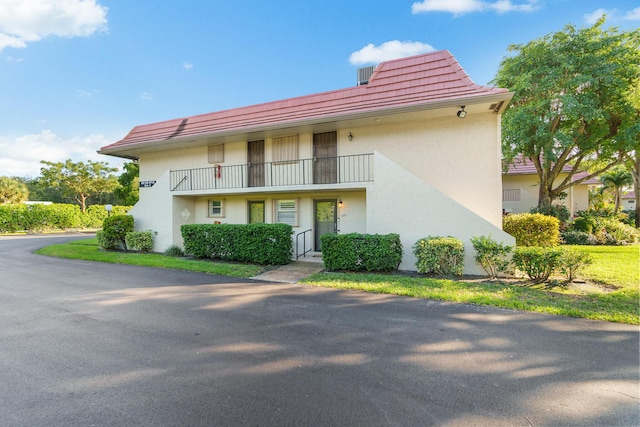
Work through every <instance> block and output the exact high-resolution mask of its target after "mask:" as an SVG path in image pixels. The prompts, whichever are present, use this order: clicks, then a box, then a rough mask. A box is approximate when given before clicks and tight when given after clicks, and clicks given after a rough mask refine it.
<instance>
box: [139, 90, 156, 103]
mask: <svg viewBox="0 0 640 427" xmlns="http://www.w3.org/2000/svg"><path fill="white" fill-rule="evenodd" d="M140 99H144V100H145V101H151V100H152V99H153V94H152V93H151V92H142V93H141V94H140Z"/></svg>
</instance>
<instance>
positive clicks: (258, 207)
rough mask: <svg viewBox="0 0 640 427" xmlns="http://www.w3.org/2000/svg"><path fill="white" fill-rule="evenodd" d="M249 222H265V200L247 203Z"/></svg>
mask: <svg viewBox="0 0 640 427" xmlns="http://www.w3.org/2000/svg"><path fill="white" fill-rule="evenodd" d="M247 210H248V211H249V214H248V222H249V224H261V223H264V200H261V201H250V202H248V203H247Z"/></svg>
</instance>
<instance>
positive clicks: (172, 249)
mask: <svg viewBox="0 0 640 427" xmlns="http://www.w3.org/2000/svg"><path fill="white" fill-rule="evenodd" d="M164 255H165V256H170V257H175V258H179V257H183V256H184V250H183V249H182V248H181V247H180V246H178V245H171V246H169V247H168V248H167V249H166V250H165V251H164Z"/></svg>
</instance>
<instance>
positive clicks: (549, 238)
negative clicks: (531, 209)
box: [502, 213, 560, 246]
mask: <svg viewBox="0 0 640 427" xmlns="http://www.w3.org/2000/svg"><path fill="white" fill-rule="evenodd" d="M502 225H503V227H502V228H503V230H504V231H505V232H507V233H509V234H511V235H512V236H513V237H515V238H516V245H517V246H555V245H557V244H558V243H559V242H560V231H559V227H560V223H559V221H558V219H557V218H554V217H552V216H547V215H542V214H539V213H535V214H531V213H521V214H512V215H506V216H505V217H503V224H502Z"/></svg>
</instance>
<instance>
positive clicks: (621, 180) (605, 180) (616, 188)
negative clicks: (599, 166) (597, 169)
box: [600, 166, 633, 215]
mask: <svg viewBox="0 0 640 427" xmlns="http://www.w3.org/2000/svg"><path fill="white" fill-rule="evenodd" d="M600 181H601V182H602V185H603V186H604V187H605V188H609V189H611V190H613V197H614V198H613V200H614V202H615V207H614V208H613V214H614V215H617V214H618V211H619V210H620V202H621V201H622V190H623V189H624V188H625V187H629V186H631V185H632V184H633V177H632V176H631V172H629V171H628V170H627V169H625V168H624V167H622V166H618V167H615V168H613V169H611V170H608V171H607V172H605V173H604V174H603V175H602V176H601V177H600Z"/></svg>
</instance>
